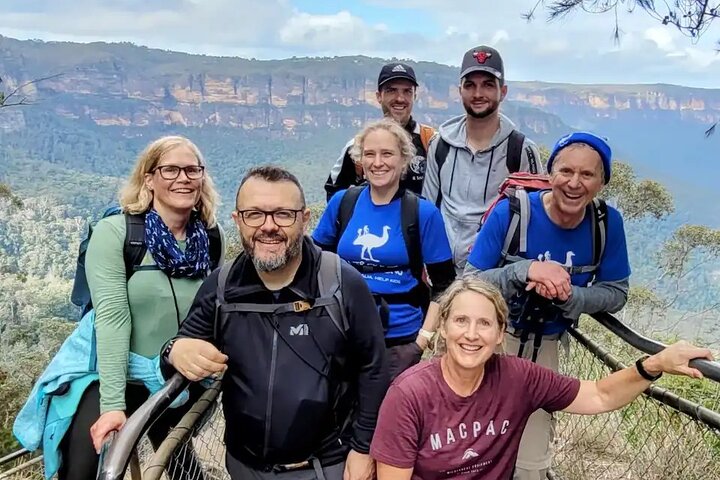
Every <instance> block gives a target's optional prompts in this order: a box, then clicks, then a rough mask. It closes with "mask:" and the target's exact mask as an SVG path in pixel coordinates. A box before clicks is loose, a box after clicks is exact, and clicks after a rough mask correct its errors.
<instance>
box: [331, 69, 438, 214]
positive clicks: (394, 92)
mask: <svg viewBox="0 0 720 480" xmlns="http://www.w3.org/2000/svg"><path fill="white" fill-rule="evenodd" d="M417 88H418V81H417V78H416V77H415V71H414V70H413V68H412V67H411V66H410V65H407V64H405V63H398V62H392V63H388V64H386V65H384V66H383V67H382V69H380V74H379V75H378V83H377V92H375V98H376V99H377V102H378V103H379V104H380V108H381V109H382V112H383V115H384V116H385V117H386V118H392V119H393V120H395V121H396V122H397V123H399V124H400V125H401V126H402V127H403V128H405V130H407V132H408V133H409V134H410V138H412V141H413V145H415V152H416V153H415V157H414V158H413V159H412V161H411V162H410V164H409V165H408V169H407V173H406V175H405V177H404V178H403V179H402V180H401V181H400V187H401V188H404V189H408V190H410V191H412V192H414V193H417V194H418V195H420V192H421V191H422V186H423V180H424V179H425V165H426V162H425V158H426V157H427V151H428V145H429V144H430V139H431V138H432V137H433V135H435V129H434V128H432V127H430V126H428V125H424V124H422V123H418V122H416V121H415V120H414V119H413V117H412V110H413V104H414V103H415V96H416V94H417ZM353 142H354V139H352V140H350V141H349V142H348V143H347V144H346V145H345V147H344V148H343V151H342V153H341V154H340V157H339V158H338V159H337V160H336V161H335V164H334V165H333V166H332V168H331V170H330V175H329V176H328V179H327V181H326V182H325V192H326V194H327V200H328V202H329V201H330V198H332V196H333V195H334V194H335V193H336V192H338V191H340V190H344V189H346V188H349V187H351V186H353V185H360V184H362V183H363V182H365V176H364V174H363V171H362V168H361V167H360V166H359V165H356V164H355V162H353V159H352V158H351V157H350V149H351V147H352V146H353Z"/></svg>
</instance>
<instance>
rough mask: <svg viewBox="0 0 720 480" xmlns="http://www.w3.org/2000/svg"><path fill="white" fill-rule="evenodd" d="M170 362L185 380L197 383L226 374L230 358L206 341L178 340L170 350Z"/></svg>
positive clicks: (193, 339)
mask: <svg viewBox="0 0 720 480" xmlns="http://www.w3.org/2000/svg"><path fill="white" fill-rule="evenodd" d="M168 360H169V361H170V363H171V364H172V366H173V367H175V370H177V371H178V372H180V374H182V375H183V376H184V377H185V378H187V379H188V380H191V381H193V382H197V381H200V380H202V379H203V378H207V377H209V376H211V375H212V376H217V375H218V374H220V373H222V372H224V371H225V370H226V369H227V360H228V357H227V355H225V354H224V353H222V352H221V351H220V350H218V349H217V348H216V347H215V345H213V344H212V343H210V342H206V341H205V340H198V339H196V338H178V339H177V340H175V343H174V344H173V346H172V349H171V350H170V354H169V355H168Z"/></svg>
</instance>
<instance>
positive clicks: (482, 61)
mask: <svg viewBox="0 0 720 480" xmlns="http://www.w3.org/2000/svg"><path fill="white" fill-rule="evenodd" d="M473 72H488V73H489V74H491V75H493V76H494V77H496V78H497V79H498V80H500V83H503V82H504V81H505V67H504V66H503V60H502V57H501V56H500V54H499V53H498V51H497V50H495V49H494V48H492V47H488V46H486V45H480V46H479V47H475V48H471V49H470V50H468V51H467V52H465V56H464V57H463V61H462V67H461V68H460V78H464V77H465V76H466V75H468V74H470V73H473Z"/></svg>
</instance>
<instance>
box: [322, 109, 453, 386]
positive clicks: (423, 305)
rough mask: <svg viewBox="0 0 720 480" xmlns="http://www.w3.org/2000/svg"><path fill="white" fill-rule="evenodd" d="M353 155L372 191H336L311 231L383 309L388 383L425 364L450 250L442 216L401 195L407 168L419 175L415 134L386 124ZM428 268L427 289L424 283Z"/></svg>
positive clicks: (357, 143)
mask: <svg viewBox="0 0 720 480" xmlns="http://www.w3.org/2000/svg"><path fill="white" fill-rule="evenodd" d="M350 155H351V156H352V158H353V161H355V163H356V164H358V165H361V166H362V169H363V172H364V175H365V178H366V179H367V185H361V186H359V187H352V188H350V189H348V190H342V191H339V192H337V193H336V194H335V195H334V196H333V197H332V198H331V199H330V202H329V203H328V206H327V209H326V210H325V212H324V213H323V215H322V217H321V218H320V222H319V223H318V226H317V227H316V228H315V231H314V233H313V240H314V241H315V243H316V244H317V245H319V246H320V247H321V248H322V249H324V250H329V251H334V252H337V254H338V255H340V257H342V258H343V259H344V260H346V261H347V262H349V263H350V264H351V265H353V266H354V267H355V268H357V269H358V270H359V271H360V272H361V273H362V274H363V276H364V277H365V280H366V281H367V283H368V285H369V287H370V290H371V291H372V293H373V294H374V295H375V298H376V300H377V302H378V305H379V306H380V307H381V316H382V317H383V322H384V323H385V325H384V326H385V329H386V334H385V343H386V346H387V348H388V363H389V369H390V375H391V378H395V377H396V376H397V375H399V374H400V373H401V372H402V371H404V370H405V369H407V368H408V367H410V366H412V365H414V364H416V363H417V362H418V361H420V357H421V355H422V352H423V350H424V349H425V348H426V347H427V346H428V343H429V342H430V340H431V339H432V337H433V334H434V332H435V328H436V323H437V304H436V303H435V302H434V301H431V299H432V298H435V297H436V296H437V295H438V294H440V293H442V292H443V291H444V290H445V288H447V286H448V285H450V283H452V281H453V280H454V279H455V270H454V267H453V263H452V251H451V250H450V245H449V242H448V239H447V235H446V234H445V226H444V224H443V219H442V217H441V216H440V211H439V210H438V209H437V208H436V207H435V206H434V205H433V204H432V203H430V202H428V201H427V200H425V199H422V198H419V197H417V196H416V195H415V194H413V193H412V192H410V191H406V190H402V189H400V179H401V178H402V177H403V175H404V174H405V172H406V171H407V169H408V168H411V169H413V170H414V171H415V170H418V171H420V170H422V169H424V168H425V159H424V158H422V157H416V156H415V147H414V146H413V143H412V139H411V138H410V135H409V134H408V133H407V132H406V131H405V130H404V129H403V128H402V127H401V126H400V125H398V124H397V123H395V122H394V121H392V120H390V119H383V120H380V121H378V122H375V123H373V124H370V125H368V126H367V127H366V128H365V129H363V130H362V131H361V132H360V133H359V134H358V135H357V136H356V137H355V140H354V144H353V146H352V147H351V149H350ZM424 269H426V271H427V276H428V279H429V283H430V284H431V285H432V286H431V287H429V288H428V286H427V284H426V283H425V282H424V281H423V270H424Z"/></svg>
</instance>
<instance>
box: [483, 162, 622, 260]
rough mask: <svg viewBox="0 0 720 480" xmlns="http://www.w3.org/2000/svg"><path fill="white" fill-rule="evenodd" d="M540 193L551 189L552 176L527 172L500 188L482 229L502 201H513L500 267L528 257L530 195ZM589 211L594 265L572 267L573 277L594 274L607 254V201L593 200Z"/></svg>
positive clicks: (504, 183)
mask: <svg viewBox="0 0 720 480" xmlns="http://www.w3.org/2000/svg"><path fill="white" fill-rule="evenodd" d="M539 190H550V177H549V176H548V175H545V174H538V173H528V172H517V173H511V174H510V175H509V176H508V177H507V178H506V179H505V181H504V182H503V183H502V184H501V185H500V188H499V189H498V193H499V195H498V198H496V199H495V201H494V202H493V203H492V205H490V208H488V209H487V211H486V212H485V214H484V215H483V217H482V220H481V221H480V226H481V228H482V225H484V224H485V221H486V220H487V218H488V216H489V215H490V212H492V210H493V208H495V205H497V204H498V202H499V201H501V200H502V199H504V198H507V199H508V201H509V202H510V214H511V216H510V226H509V227H508V231H507V233H506V235H505V242H504V243H503V248H502V256H501V259H500V262H499V263H498V267H502V266H504V265H507V264H508V263H513V262H517V261H518V260H525V259H526V258H527V257H525V255H526V254H527V251H528V245H527V244H528V238H527V231H528V225H529V224H530V200H529V198H528V193H530V192H536V191H539ZM588 210H589V212H588V214H590V215H592V217H591V218H592V219H593V222H592V235H593V263H592V265H584V266H573V267H570V271H569V273H570V274H579V273H592V274H594V273H595V271H596V270H597V268H598V266H599V265H600V260H601V259H602V256H603V253H604V251H605V241H606V234H607V221H608V217H607V205H606V204H605V201H604V200H602V199H600V198H594V199H593V201H592V203H591V204H590V205H588Z"/></svg>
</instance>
